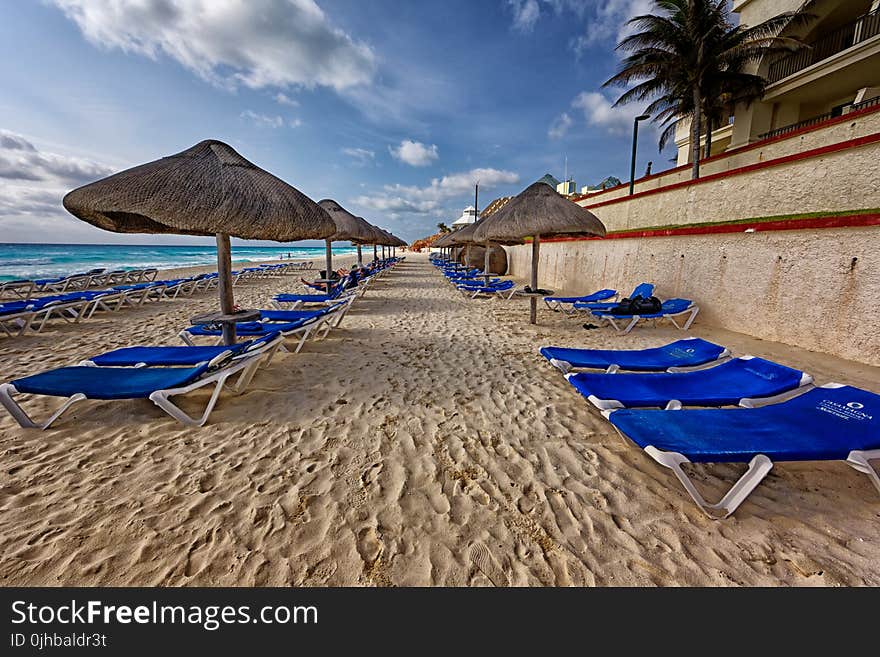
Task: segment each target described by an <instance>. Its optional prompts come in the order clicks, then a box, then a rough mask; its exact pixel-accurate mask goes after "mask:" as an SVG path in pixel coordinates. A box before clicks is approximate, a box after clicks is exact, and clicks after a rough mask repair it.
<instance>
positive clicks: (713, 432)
mask: <svg viewBox="0 0 880 657" xmlns="http://www.w3.org/2000/svg"><path fill="white" fill-rule="evenodd" d="M768 401H771V402H772V401H773V400H772V399H771V400H764V403H766V402H768ZM750 406H752V408H746V409H729V408H718V409H698V410H684V411H664V410H634V409H620V410H614V411H605V412H604V413H603V414H604V415H605V416H606V417H607V418H608V420H609V421H610V422H611V424H613V425H614V426H615V428H617V430H618V431H619V432H620V433H621V434H622V435H624V436H626V437H627V438H629V439H630V440H632V441H633V442H634V443H635V444H637V445H638V446H639V447H641V448H642V449H644V450H645V452H646V453H647V454H648V455H649V456H650V457H651V458H653V459H654V460H655V461H657V462H658V463H659V464H660V465H663V466H665V467H667V468H670V469H671V470H672V471H673V473H674V474H675V476H676V477H677V478H678V480H679V481H680V482H681V484H682V485H683V486H684V488H685V490H686V491H687V492H688V494H689V495H690V496H691V498H692V499H693V500H694V502H696V503H697V505H698V506H699V507H700V509H702V510H703V511H704V512H705V513H706V515H708V516H709V517H710V518H714V519H721V518H726V517H727V516H729V515H730V514H731V513H733V512H734V511H735V510H736V508H737V507H738V506H739V505H740V504H741V503H742V502H743V501H744V500H745V499H746V498H747V497H748V496H749V494H750V493H751V492H752V491H753V490H754V489H755V487H756V486H757V485H758V484H759V483H761V480H763V479H764V477H765V476H766V475H767V473H768V472H770V469H771V468H772V467H773V461H831V460H842V461H846V463H847V464H849V465H850V466H852V467H853V468H855V469H856V470H858V471H859V472H862V473H864V474H866V475H868V476H869V477H870V478H871V481H872V483H873V484H874V486H876V488H877V490H878V491H880V476H878V473H877V470H876V469H875V468H874V466H873V465H872V463H871V461H875V460H878V459H880V395H876V394H874V393H872V392H868V391H866V390H861V389H859V388H853V387H850V386H844V385H841V384H839V383H829V384H826V385H824V386H821V387H818V388H812V389H810V390H809V391H807V392H805V393H804V394H802V395H798V396H797V397H794V398H793V399H789V400H787V401H784V402H782V403H770V404H767V405H761V403H760V402H754V403H752V404H750ZM682 463H748V464H749V469H748V471H747V472H746V473H745V474H744V475H743V476H742V477H741V478H740V479H739V480H738V481H737V482H736V483H735V484H734V485H733V486H732V487H731V488H730V490H729V491H728V492H727V494H725V495H724V496H723V497H722V498H721V500H720V501H719V502H717V503H715V504H710V503H709V502H707V501H706V500H705V499H704V498H703V496H702V495H701V494H700V493H699V491H697V489H696V487H695V486H694V484H693V482H692V481H691V480H690V479H689V478H688V476H687V474H685V472H684V470H683V469H682V468H681V464H682Z"/></svg>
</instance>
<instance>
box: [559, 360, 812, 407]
mask: <svg viewBox="0 0 880 657" xmlns="http://www.w3.org/2000/svg"><path fill="white" fill-rule="evenodd" d="M565 378H566V379H568V382H569V383H570V384H571V385H573V386H574V388H575V390H577V391H578V392H579V393H581V394H582V395H583V396H584V397H586V398H587V400H588V401H589V402H590V403H591V404H593V406H595V407H596V408H598V409H600V410H603V411H604V410H608V409H612V408H638V407H653V406H658V407H661V408H662V407H666V408H667V409H677V408H681V407H682V406H730V405H734V404H739V403H740V401H741V400H742V399H744V398H761V397H775V396H778V395H782V394H783V393H787V392H791V391H792V390H796V389H797V388H800V387H802V386H805V385H808V384H810V383H812V382H813V377H811V376H810V375H809V374H806V373H804V372H801V371H799V370H794V369H792V368H790V367H785V366H784V365H780V364H778V363H774V362H772V361H769V360H764V359H763V358H754V357H752V356H741V357H739V358H734V359H733V360H728V361H726V362H724V363H721V364H720V365H716V366H715V367H709V368H707V369H702V370H695V371H692V372H664V373H662V374H654V373H644V372H636V373H628V374H598V373H590V372H578V373H569V374H566V375H565Z"/></svg>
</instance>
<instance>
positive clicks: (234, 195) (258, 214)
mask: <svg viewBox="0 0 880 657" xmlns="http://www.w3.org/2000/svg"><path fill="white" fill-rule="evenodd" d="M63 202H64V207H65V208H66V209H67V211H68V212H70V213H71V214H73V215H74V216H76V217H77V218H79V219H82V220H83V221H86V222H88V223H90V224H92V225H93V226H97V227H98V228H103V229H104V230H110V231H114V232H117V233H166V234H167V233H176V234H183V235H215V236H216V239H217V270H218V273H219V292H220V309H221V311H222V313H223V314H224V315H229V314H231V313H232V312H233V307H234V305H235V304H234V299H233V296H232V274H231V271H232V258H231V254H230V246H229V238H230V236H232V237H241V238H244V239H267V240H275V241H279V242H293V241H296V240H303V239H316V238H324V237H327V236H328V235H331V234H332V233H333V231H334V230H335V228H334V225H333V222H332V221H331V220H330V218H329V217H328V216H327V213H326V212H324V210H322V209H321V208H320V207H319V206H318V204H317V203H315V202H314V201H312V200H311V199H310V198H309V197H307V196H306V195H305V194H303V193H302V192H300V191H299V190H297V189H295V188H293V187H291V186H290V185H288V184H287V183H286V182H284V181H283V180H280V179H279V178H276V177H275V176H273V175H272V174H271V173H269V172H267V171H264V170H263V169H261V168H260V167H258V166H256V165H255V164H253V163H251V162H249V161H248V160H246V159H245V158H243V157H242V156H241V155H239V154H238V153H237V152H236V151H235V150H234V149H233V148H232V147H231V146H229V145H227V144H224V143H223V142H221V141H215V140H206V141H202V142H199V143H198V144H196V145H195V146H193V147H192V148H188V149H187V150H185V151H182V152H180V153H177V154H175V155H170V156H168V157H164V158H162V159H160V160H155V161H154V162H148V163H147V164H141V165H140V166H136V167H133V168H131V169H126V170H125V171H121V172H119V173H116V174H113V175H112V176H109V177H107V178H103V179H101V180H98V181H96V182H93V183H90V184H88V185H84V186H83V187H79V188H77V189H74V190H73V191H72V192H70V193H68V194H67V195H66V196H65V197H64V201H63ZM223 339H224V341H225V342H226V343H227V344H232V343H233V342H234V341H235V324H234V323H229V324H224V325H223Z"/></svg>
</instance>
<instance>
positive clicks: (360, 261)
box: [357, 244, 364, 268]
mask: <svg viewBox="0 0 880 657" xmlns="http://www.w3.org/2000/svg"><path fill="white" fill-rule="evenodd" d="M357 247H358V268H360V267H363V266H364V257H363V256H362V255H361V245H360V244H358V245H357Z"/></svg>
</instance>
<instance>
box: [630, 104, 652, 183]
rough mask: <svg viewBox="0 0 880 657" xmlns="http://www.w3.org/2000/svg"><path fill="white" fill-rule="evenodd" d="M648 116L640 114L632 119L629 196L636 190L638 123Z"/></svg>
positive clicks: (648, 116) (648, 117) (648, 115)
mask: <svg viewBox="0 0 880 657" xmlns="http://www.w3.org/2000/svg"><path fill="white" fill-rule="evenodd" d="M650 118H651V115H650V114H641V115H639V116H637V117H636V118H634V119H633V151H632V161H631V162H630V167H629V195H630V196H632V195H633V193H634V192H635V188H636V148H637V146H638V143H639V121H645V120H647V119H650Z"/></svg>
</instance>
